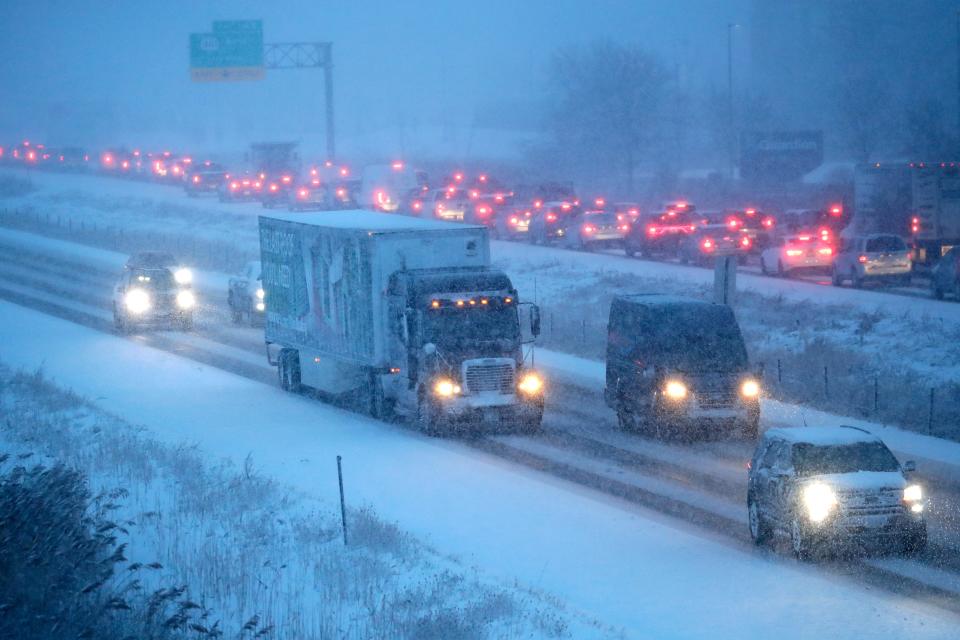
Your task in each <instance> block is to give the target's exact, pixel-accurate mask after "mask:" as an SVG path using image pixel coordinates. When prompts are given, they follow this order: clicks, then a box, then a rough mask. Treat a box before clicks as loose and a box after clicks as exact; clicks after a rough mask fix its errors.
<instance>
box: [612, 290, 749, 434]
mask: <svg viewBox="0 0 960 640" xmlns="http://www.w3.org/2000/svg"><path fill="white" fill-rule="evenodd" d="M760 394H761V387H760V376H758V375H756V373H755V372H754V371H752V370H751V367H750V364H749V361H748V360H747V349H746V345H745V344H744V341H743V335H742V334H741V333H740V327H739V325H738V324H737V319H736V317H735V316H734V315H733V311H732V310H731V309H730V307H728V306H726V305H722V304H714V303H710V302H704V301H702V300H695V299H691V298H682V297H679V296H671V295H662V294H653V293H651V294H634V295H619V296H616V297H614V299H613V301H612V302H611V304H610V320H609V322H608V324H607V378H606V388H605V390H604V399H605V401H606V403H607V405H608V406H609V407H611V408H612V409H614V410H615V411H616V412H617V420H618V423H619V425H620V428H621V429H623V430H624V431H637V432H640V433H645V434H649V435H654V436H663V437H674V436H676V437H681V438H684V439H690V438H693V437H695V436H700V437H712V436H716V435H720V434H722V435H726V434H729V433H732V432H737V431H739V432H740V433H741V434H742V435H744V436H746V437H747V438H750V439H753V438H756V437H757V432H758V429H759V425H760Z"/></svg>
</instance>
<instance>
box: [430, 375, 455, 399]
mask: <svg viewBox="0 0 960 640" xmlns="http://www.w3.org/2000/svg"><path fill="white" fill-rule="evenodd" d="M433 392H434V393H435V394H437V395H438V396H440V397H441V398H450V397H452V396H455V395H456V394H458V393H460V385H458V384H456V383H455V382H453V380H448V379H447V378H441V379H440V380H437V382H436V383H435V384H434V385H433Z"/></svg>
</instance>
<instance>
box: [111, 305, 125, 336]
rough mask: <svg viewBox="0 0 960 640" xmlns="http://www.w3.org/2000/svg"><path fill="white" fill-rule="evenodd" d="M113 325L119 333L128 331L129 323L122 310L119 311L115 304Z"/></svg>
mask: <svg viewBox="0 0 960 640" xmlns="http://www.w3.org/2000/svg"><path fill="white" fill-rule="evenodd" d="M113 326H114V327H116V329H117V333H127V323H126V322H125V321H124V318H123V316H122V315H121V314H120V312H119V311H117V305H113Z"/></svg>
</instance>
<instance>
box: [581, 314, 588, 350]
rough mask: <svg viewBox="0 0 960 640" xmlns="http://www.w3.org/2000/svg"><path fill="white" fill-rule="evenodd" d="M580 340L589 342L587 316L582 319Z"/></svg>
mask: <svg viewBox="0 0 960 640" xmlns="http://www.w3.org/2000/svg"><path fill="white" fill-rule="evenodd" d="M580 341H581V342H582V343H584V344H586V343H587V319H586V318H584V319H583V320H581V321H580Z"/></svg>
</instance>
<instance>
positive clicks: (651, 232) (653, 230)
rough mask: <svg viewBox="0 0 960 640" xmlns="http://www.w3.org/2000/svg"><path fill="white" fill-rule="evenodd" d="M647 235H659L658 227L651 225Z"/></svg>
mask: <svg viewBox="0 0 960 640" xmlns="http://www.w3.org/2000/svg"><path fill="white" fill-rule="evenodd" d="M647 235H648V236H655V235H657V228H656V227H655V226H653V225H650V226H649V227H647Z"/></svg>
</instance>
